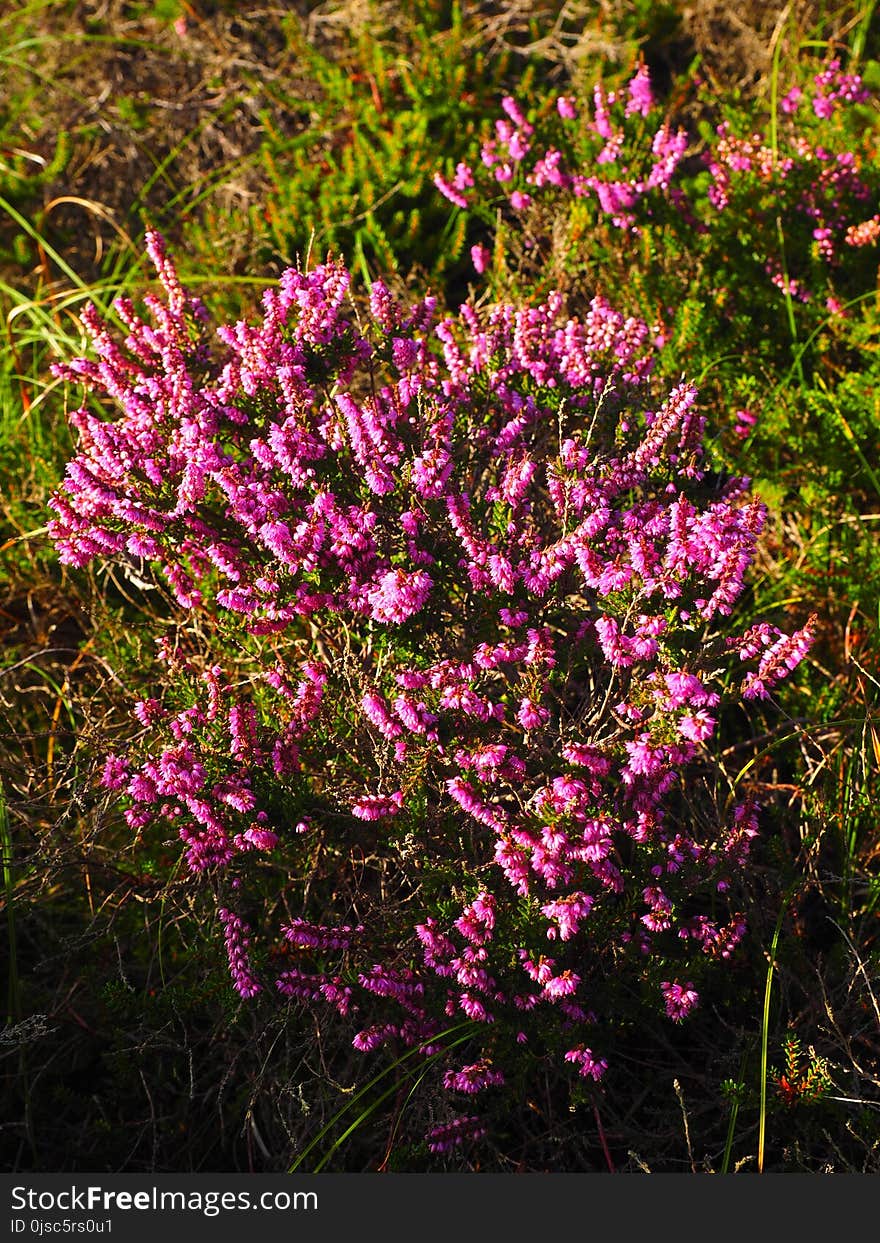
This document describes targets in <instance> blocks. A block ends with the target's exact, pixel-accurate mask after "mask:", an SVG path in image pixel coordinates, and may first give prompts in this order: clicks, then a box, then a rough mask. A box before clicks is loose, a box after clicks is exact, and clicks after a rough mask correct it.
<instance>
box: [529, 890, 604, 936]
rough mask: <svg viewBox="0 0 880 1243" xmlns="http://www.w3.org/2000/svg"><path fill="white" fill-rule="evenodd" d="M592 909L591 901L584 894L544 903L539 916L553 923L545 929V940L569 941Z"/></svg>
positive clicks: (573, 894)
mask: <svg viewBox="0 0 880 1243" xmlns="http://www.w3.org/2000/svg"><path fill="white" fill-rule="evenodd" d="M592 907H593V899H592V898H591V897H590V896H589V895H588V894H585V893H570V894H568V895H567V896H566V897H564V898H557V899H556V901H555V902H546V903H545V904H544V905H543V906H542V907H541V914H542V915H546V916H547V918H548V919H550V920H552V921H553V923H552V924H551V926H550V927H549V928H548V929H547V939H548V940H549V941H554V940H555V939H556V937H557V936H558V937H559V939H560V941H569V940H571V938H572V937H573V936H575V934H576V933H577V931H578V928H579V926H580V923H581V921H582V920H584V919H586V917H587V916H588V915H589V913H590V911H591V909H592Z"/></svg>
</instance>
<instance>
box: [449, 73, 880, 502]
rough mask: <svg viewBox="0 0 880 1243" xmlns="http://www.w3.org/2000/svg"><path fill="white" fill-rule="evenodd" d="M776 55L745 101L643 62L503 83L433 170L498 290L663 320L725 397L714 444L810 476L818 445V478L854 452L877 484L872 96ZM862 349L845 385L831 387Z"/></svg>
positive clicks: (877, 190)
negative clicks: (551, 92)
mask: <svg viewBox="0 0 880 1243" xmlns="http://www.w3.org/2000/svg"><path fill="white" fill-rule="evenodd" d="M873 68H874V66H873V65H872V69H873ZM792 73H793V74H794V76H795V77H796V79H797V81H796V82H795V83H794V84H791V85H789V86H788V88H787V89H785V90H783V89H782V87H781V86H779V85H778V82H777V77H776V76H774V77H773V79H772V83H771V86H772V89H771V92H770V96H771V97H770V99H769V103H768V107H767V110H766V111H765V112H763V113H757V115H756V112H755V110H754V109H752V108H744V107H743V105H742V101H740V100H736V99H734V100H731V101H723V100H721V101H720V100H718V99H717V98H716V97H715V96H714V95H713V94H712V93H711V91H710V90H709V88H708V87H707V86H706V85H705V84H703V83H701V82H700V81H699V79H695V80H694V81H691V82H685V83H684V84H683V85H682V86H681V87H680V88H679V90H678V94H677V96H676V99H675V107H672V106H670V105H668V104H665V103H663V102H662V101H660V100H658V98H657V97H656V94H655V91H654V89H653V87H652V85H651V80H650V75H649V73H648V70H647V68H646V67H645V66H644V65H640V66H639V67H638V69H637V70H636V72H635V74H634V75H633V76H632V77H631V78H630V79H629V81H628V82H626V83H624V84H623V85H622V86H620V87H619V88H618V89H615V90H608V89H606V88H605V87H604V86H603V84H602V83H601V82H599V83H597V84H596V85H595V87H594V88H593V92H592V98H590V99H586V100H582V99H578V98H577V97H576V96H573V95H563V96H560V97H559V98H558V99H557V101H556V106H555V107H553V108H550V107H549V106H548V105H546V104H545V105H542V106H538V107H526V106H525V105H524V104H523V105H520V103H519V102H518V101H517V100H516V99H515V98H514V97H512V96H508V97H506V98H505V99H504V100H503V106H502V116H501V117H499V119H498V120H496V122H495V135H494V137H493V138H492V139H491V140H490V141H488V142H486V143H484V145H483V147H482V151H481V159H480V162H479V163H476V164H474V163H468V162H465V161H463V160H459V161H458V162H457V163H456V161H455V157H451V158H450V159H449V160H448V161H447V167H444V168H443V169H442V170H440V171H438V172H437V173H436V175H435V182H436V184H437V186H438V188H439V189H440V191H441V192H442V193H443V194H444V195H445V197H446V198H447V199H449V200H451V201H452V202H453V203H454V204H456V205H457V206H458V207H459V208H460V209H461V210H462V212H463V213H464V214H466V215H468V216H469V217H475V218H476V219H478V220H480V221H481V222H482V225H483V228H484V236H483V238H482V239H481V240H480V241H478V242H476V243H475V244H474V246H473V248H472V252H471V254H472V261H473V264H474V268H475V278H476V277H479V278H481V279H482V282H483V283H488V286H489V289H490V290H491V291H493V293H495V294H496V296H497V293H498V292H499V291H508V290H512V291H513V292H514V293H515V295H516V296H520V297H521V296H527V295H528V294H529V292H530V291H531V290H539V291H541V290H546V288H547V284H548V282H551V283H556V284H562V285H564V287H565V288H567V289H568V291H569V293H570V296H571V297H574V298H578V299H580V300H581V301H583V300H586V299H588V298H590V297H593V296H595V294H596V293H597V292H598V293H601V294H603V295H604V296H607V297H610V298H612V300H614V301H615V302H618V301H619V303H620V304H621V305H622V306H624V307H625V308H628V309H630V310H632V311H636V312H637V313H638V314H640V315H641V316H642V317H644V318H646V319H648V320H649V321H651V322H657V323H658V324H660V325H662V328H663V331H664V332H665V334H666V335H667V336H668V338H669V340H670V342H671V343H673V345H674V346H675V348H674V349H672V350H671V351H669V357H670V359H671V360H672V365H673V367H675V366H677V365H678V357H679V356H680V354H681V353H682V352H683V351H686V352H687V353H688V355H689V356H690V357H692V359H693V363H694V366H695V369H696V371H697V373H698V374H702V373H704V372H705V373H708V374H709V376H710V380H709V383H711V384H712V386H713V388H712V391H713V398H714V399H715V404H717V405H718V407H719V412H720V411H721V410H722V409H724V408H726V411H727V416H726V420H725V421H724V423H723V425H722V426H721V427H720V428H719V429H718V434H719V435H720V437H721V441H722V445H723V447H724V453H725V457H726V460H727V462H728V463H730V462H731V461H732V460H735V459H736V458H737V457H739V456H741V450H742V447H743V446H742V442H743V441H744V440H748V439H750V438H755V437H757V438H758V441H759V443H760V449H761V455H762V456H761V462H762V465H763V467H764V468H765V469H766V468H767V465H768V458H769V460H770V463H772V468H773V469H772V470H771V471H768V474H774V475H775V476H776V479H777V482H778V477H779V474H780V473H781V472H783V471H784V472H785V474H786V477H788V478H789V479H794V480H795V481H796V482H798V483H804V482H808V483H814V482H815V477H816V470H815V466H816V464H817V463H818V464H819V467H820V470H819V477H820V478H822V479H823V480H824V481H825V488H826V491H827V492H829V493H830V490H831V489H832V488H834V487H835V486H837V485H838V484H839V483H840V482H841V479H842V478H846V479H847V480H848V481H849V480H851V478H852V475H853V472H854V471H855V472H857V474H858V479H859V484H860V490H862V491H864V490H865V489H866V488H867V490H868V491H870V492H871V493H873V491H875V490H876V484H875V482H874V481H873V480H872V479H871V478H870V471H869V469H868V468H866V466H865V459H866V458H867V460H868V461H870V460H871V459H872V458H873V457H874V456H875V454H876V449H877V441H876V419H875V417H874V414H873V402H872V401H871V400H870V399H869V390H871V389H872V388H873V385H874V382H875V378H874V373H873V367H872V366H871V361H872V353H873V351H872V350H871V349H870V348H869V349H868V351H867V360H866V349H865V345H866V341H867V340H873V337H874V336H875V335H876V307H875V305H874V301H875V300H874V292H875V288H876V267H877V242H878V240H880V217H878V215H877V203H878V195H880V181H878V176H877V171H876V168H877V164H876V139H877V98H876V94H875V92H874V91H873V90H872V89H871V88H870V86H869V85H868V81H872V80H873V78H872V75H871V74H869V75H868V79H867V80H866V79H863V78H862V76H861V75H860V74H858V73H856V72H847V71H845V70H844V69H843V68H842V65H841V61H840V59H839V58H833V59H829V60H827V61H825V62H824V63H822V64H821V65H818V66H817V64H816V63H815V61H813V62H809V63H804V64H803V65H801V66H795V67H794V68H793V69H792ZM688 96H689V97H690V98H689V100H688V106H687V107H685V105H684V100H685V97H688ZM679 116H681V117H687V116H690V117H694V116H696V117H698V118H700V120H699V124H697V125H695V124H693V122H690V123H689V124H685V123H684V122H682V123H679V122H678V121H677V120H676V118H677V117H679ZM713 117H714V122H713V120H712V118H713ZM453 170H454V171H453ZM744 360H747V364H748V365H746V366H743V362H744ZM866 361H867V364H868V368H869V371H870V377H869V378H868V379H867V380H866V383H865V384H864V385H862V386H858V382H856V387H858V388H859V391H858V393H857V395H856V400H855V402H852V401H851V400H850V394H848V395H847V400H846V401H845V403H843V406H842V407H841V406H840V403H837V402H835V400H834V398H833V397H832V398H830V399H829V398H828V396H827V389H828V385H829V380H830V381H831V382H832V383H834V384H836V383H837V380H838V377H839V376H842V374H843V373H845V372H846V371H856V372H864V371H865V367H866ZM793 377H796V378H797V379H798V381H799V386H800V388H799V391H798V392H797V393H796V394H794V400H792V398H791V397H790V395H789V393H788V391H787V390H788V388H789V387H790V385H791V380H792V378H793ZM852 387H853V385H850V390H851V389H852ZM805 401H806V402H807V403H808V404H809V407H810V410H809V416H807V413H806V411H805V410H804V408H803V404H804V402H805ZM841 413H842V414H843V416H844V417H843V419H841ZM816 415H818V417H814V416H816ZM853 441H854V442H855V443H856V444H857V445H858V446H859V447H860V450H861V452H860V453H859V455H858V456H856V455H854V453H853V450H852V447H851V445H852V443H853ZM791 450H794V451H793V452H792V451H791Z"/></svg>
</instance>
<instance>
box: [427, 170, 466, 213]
mask: <svg viewBox="0 0 880 1243" xmlns="http://www.w3.org/2000/svg"><path fill="white" fill-rule="evenodd" d="M434 185H435V186H436V187H437V189H438V190H439V191H440V193H441V194H442V195H443V197H444V198H447V199H449V201H450V203H454V204H455V206H456V207H461V208H462V210H464V211H466V210H467V208H468V207H469V206H470V204H469V203H468V201H467V199H466V198H465V196H464V195H463V194H462V192H461V191H460V190H456V188H455V186H454V185H452V184H451V182H449V181H447V180H446V178H445V177H444V176H443V175H442V173H435V174H434Z"/></svg>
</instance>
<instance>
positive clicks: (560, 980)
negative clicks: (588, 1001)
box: [544, 968, 581, 997]
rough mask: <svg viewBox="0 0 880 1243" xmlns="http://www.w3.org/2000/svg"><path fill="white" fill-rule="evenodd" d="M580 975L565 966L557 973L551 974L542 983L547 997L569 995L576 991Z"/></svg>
mask: <svg viewBox="0 0 880 1243" xmlns="http://www.w3.org/2000/svg"><path fill="white" fill-rule="evenodd" d="M580 982H581V977H580V976H579V975H578V974H577V972H575V971H571V970H569V969H568V968H566V969H565V970H564V971H560V973H559V975H554V976H551V978H550V979H549V980H547V981H546V983H545V984H544V992H545V993H546V994H547V996H548V997H570V996H571V994H572V993H576V992H577V989H578V985H579V984H580Z"/></svg>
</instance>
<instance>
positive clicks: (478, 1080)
mask: <svg viewBox="0 0 880 1243" xmlns="http://www.w3.org/2000/svg"><path fill="white" fill-rule="evenodd" d="M502 1083H504V1075H503V1074H502V1073H501V1071H500V1070H495V1069H494V1068H493V1066H492V1062H491V1061H490V1059H489V1058H486V1057H484V1058H481V1059H480V1060H479V1061H478V1062H473V1063H472V1064H471V1065H470V1066H462V1068H461V1070H447V1071H446V1073H445V1074H444V1076H443V1086H444V1088H446V1090H447V1091H449V1092H466V1093H468V1094H469V1095H474V1094H475V1093H477V1092H482V1091H483V1089H484V1088H490V1087H496V1086H498V1085H500V1084H502Z"/></svg>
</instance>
